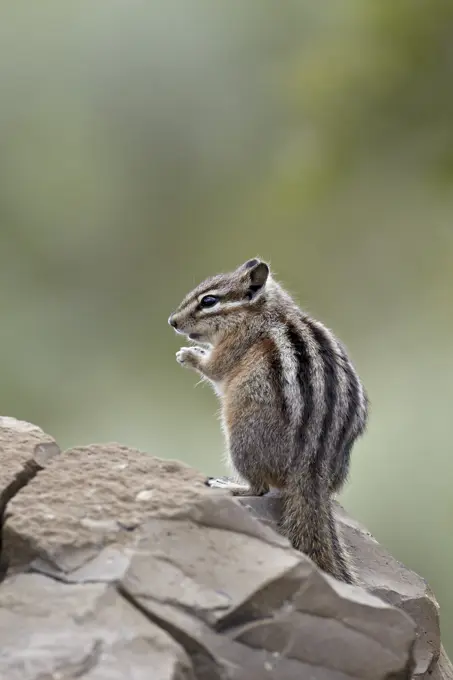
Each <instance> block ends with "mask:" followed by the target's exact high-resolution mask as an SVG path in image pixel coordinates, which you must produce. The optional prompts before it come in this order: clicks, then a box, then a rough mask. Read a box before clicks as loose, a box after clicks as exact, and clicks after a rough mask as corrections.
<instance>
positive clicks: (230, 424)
mask: <svg viewBox="0 0 453 680" xmlns="http://www.w3.org/2000/svg"><path fill="white" fill-rule="evenodd" d="M168 322H169V324H170V325H171V326H172V327H173V328H174V329H175V330H176V331H177V332H178V333H181V334H183V335H186V336H187V337H188V338H189V339H190V340H192V341H195V342H197V343H199V344H198V345H197V346H194V347H183V348H182V349H180V350H179V351H178V352H177V354H176V358H177V361H178V362H179V363H180V364H182V365H183V366H187V367H189V368H192V369H195V370H196V371H197V372H198V373H199V374H200V375H201V376H202V378H204V379H206V380H208V381H209V382H210V383H211V384H212V385H213V387H214V389H215V391H216V392H217V394H218V396H219V398H220V402H221V417H222V426H223V430H224V434H225V438H226V443H227V450H228V459H229V463H230V465H231V467H232V471H233V473H234V474H235V475H236V476H237V478H238V479H240V480H242V481H245V482H246V483H247V487H246V488H241V487H240V486H237V487H235V488H234V489H232V492H233V494H235V495H262V494H265V493H267V492H268V491H269V490H270V487H274V488H277V489H279V490H280V491H281V494H282V498H283V512H282V518H281V522H280V527H279V529H280V531H281V533H282V534H283V535H285V536H286V537H287V538H288V539H289V541H290V542H291V544H292V545H293V547H294V548H296V549H297V550H301V551H302V552H304V553H306V554H307V555H308V556H309V557H310V558H311V559H312V560H313V561H314V562H315V563H316V564H317V565H318V566H319V567H320V568H321V569H322V570H323V571H325V572H327V573H329V574H331V575H332V576H334V577H336V578H337V579H339V580H341V581H345V582H347V583H354V582H355V576H354V574H353V570H352V568H351V566H350V564H349V559H348V556H347V553H346V551H345V549H344V546H343V544H342V542H341V539H340V536H339V533H338V530H337V527H336V523H335V520H334V517H333V511H332V495H333V494H334V493H336V492H338V491H339V490H340V489H341V487H342V486H343V484H344V482H345V481H346V478H347V475H348V471H349V462H350V455H351V449H352V446H353V444H354V442H355V441H356V439H357V438H358V437H359V436H360V435H362V434H363V432H364V430H365V427H366V423H367V418H368V405H369V402H368V397H367V394H366V392H365V389H364V387H363V385H362V383H361V381H360V379H359V377H358V375H357V373H356V371H355V369H354V367H353V365H352V363H351V361H350V359H349V358H348V355H347V353H346V350H345V348H344V346H343V345H342V344H341V343H340V342H339V340H338V339H337V338H336V337H335V336H334V334H333V333H332V332H331V331H330V330H328V329H327V328H326V327H325V326H324V325H323V324H322V323H320V322H319V321H315V320H314V319H312V318H311V317H309V316H308V315H307V314H305V313H304V312H303V311H302V310H301V309H300V308H299V307H298V305H297V304H296V303H295V302H294V301H293V299H292V298H291V296H290V295H289V294H288V293H287V292H286V291H285V290H284V289H283V288H282V286H281V285H280V284H279V283H278V282H277V281H276V280H274V278H273V276H272V274H271V272H270V268H269V265H268V264H266V263H265V262H263V261H261V260H259V259H258V258H254V259H251V260H248V261H247V262H245V263H244V264H242V265H241V266H240V267H238V268H237V269H236V270H235V271H233V272H231V273H229V274H218V275H216V276H213V277H211V278H208V279H206V280H205V281H203V282H202V283H200V285H198V286H197V287H196V288H195V289H194V290H193V291H192V292H191V293H189V294H188V295H187V296H186V297H185V298H184V300H183V301H182V302H181V304H180V305H179V307H178V308H177V310H176V311H175V312H174V313H173V314H171V316H170V317H169V319H168Z"/></svg>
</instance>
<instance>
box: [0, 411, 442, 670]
mask: <svg viewBox="0 0 453 680" xmlns="http://www.w3.org/2000/svg"><path fill="white" fill-rule="evenodd" d="M5 432H6V435H4V436H5V439H4V441H5V442H6V444H7V445H5V446H3V447H2V449H1V455H2V463H3V471H2V472H3V473H4V476H3V477H2V478H0V483H1V484H3V486H0V498H1V497H3V498H5V499H7V508H6V513H4V517H5V521H4V524H3V526H2V539H3V541H2V546H1V554H2V557H3V558H8V562H9V568H8V572H7V574H6V577H5V578H4V580H3V582H1V583H0V639H1V640H2V654H1V655H0V677H5V678H8V679H11V680H19V678H21V680H22V679H23V680H43V679H44V678H49V680H50V678H53V680H58V679H61V680H63V679H64V678H70V677H82V676H83V677H84V678H86V679H87V680H104V679H105V680H110V679H111V680H126V678H127V679H129V678H130V679H131V680H141V679H142V678H143V679H144V678H146V679H148V678H149V677H153V678H157V679H160V678H162V679H163V678H165V679H166V678H169V679H170V678H175V679H177V680H262V679H263V678H269V679H270V680H304V679H305V678H307V679H308V678H310V679H311V680H357V678H363V679H364V680H368V679H369V680H374V679H376V680H377V679H382V680H384V679H385V678H388V679H390V678H391V679H392V680H398V679H399V678H401V679H403V678H404V679H409V678H411V677H412V672H413V670H414V666H415V661H414V656H413V650H414V649H415V652H416V661H417V669H418V670H417V673H418V675H416V676H414V677H425V675H423V674H421V673H422V671H421V670H420V668H421V667H422V664H425V665H426V664H427V663H428V664H431V670H432V671H433V675H432V676H431V677H433V678H437V679H438V680H442V679H445V680H447V679H450V680H451V678H452V677H453V676H451V675H449V673H450V668H451V667H450V665H449V662H448V659H447V657H446V655H445V654H444V653H443V651H442V650H441V649H440V647H436V644H437V641H438V639H439V638H438V637H437V632H438V627H437V628H436V625H437V626H438V612H437V604H436V602H435V600H434V598H433V597H432V596H431V595H430V598H431V599H430V600H429V602H426V601H425V599H426V597H427V594H426V593H427V590H426V588H427V587H426V586H425V585H424V582H423V581H422V580H421V579H418V577H416V576H415V575H413V574H412V573H411V572H408V571H407V570H406V571H404V568H403V567H402V566H401V565H397V567H398V569H397V568H396V566H395V570H394V571H392V568H388V569H387V571H386V570H385V568H384V566H385V565H384V563H385V560H388V559H389V558H390V556H385V558H382V563H381V562H380V561H379V555H382V554H383V553H382V552H379V549H380V548H379V546H378V544H377V543H376V542H375V541H374V539H372V537H370V536H369V535H368V534H367V533H366V532H365V530H364V529H363V528H362V527H359V525H356V524H355V523H353V522H352V520H350V518H348V517H347V516H346V515H344V514H342V513H341V510H340V509H339V510H338V518H339V522H340V523H341V527H342V530H343V531H344V533H345V538H346V540H347V541H348V542H349V544H350V546H351V550H352V551H353V552H354V554H355V555H356V556H358V558H360V559H358V563H360V564H361V575H362V578H363V581H364V582H365V581H366V579H368V581H367V586H368V590H374V592H375V593H376V594H377V595H378V596H379V597H376V596H375V595H373V594H372V593H371V592H367V591H366V590H364V589H363V588H361V587H359V586H348V585H346V584H343V583H339V582H337V581H335V579H333V578H330V577H329V576H327V575H326V574H323V573H322V572H320V570H319V569H318V568H317V567H316V565H314V564H313V562H312V561H311V560H310V559H309V558H308V557H306V556H305V555H303V554H301V553H299V552H297V551H295V550H293V549H292V548H291V546H290V545H289V543H288V541H287V540H286V539H285V538H283V537H281V536H280V535H279V534H278V533H277V532H276V531H275V530H274V528H273V523H274V522H275V519H276V518H277V517H278V512H279V500H278V498H275V497H272V496H271V497H266V498H260V499H258V498H252V499H241V501H239V500H238V499H236V498H232V497H231V496H230V495H229V493H228V492H227V491H225V490H218V489H209V488H208V487H206V486H205V484H204V480H205V477H204V476H203V475H201V474H200V473H198V472H196V471H195V470H192V469H191V468H189V467H188V466H186V465H183V464H180V463H177V462H174V461H164V460H160V459H158V458H154V457H152V456H149V455H146V454H144V453H143V452H140V451H138V450H135V449H130V448H127V447H124V446H121V445H119V444H102V445H92V446H87V447H80V448H75V449H71V450H69V451H66V452H64V453H62V454H61V455H58V456H55V453H56V452H58V451H59V449H58V447H57V446H56V444H55V442H54V441H53V440H52V439H51V438H49V437H47V435H45V434H44V433H43V432H42V430H40V429H39V428H35V427H34V426H32V425H29V424H26V423H20V422H19V421H13V420H8V419H6V420H5V419H3V420H2V419H0V436H1V435H2V433H5ZM38 440H39V441H38ZM42 445H44V449H41V452H42V451H44V454H45V453H46V452H47V453H49V452H50V453H52V455H48V456H47V459H46V455H44V454H43V453H41V458H40V456H39V455H37V454H39V451H40V450H39V449H37V448H36V447H37V446H42ZM46 447H47V448H46ZM30 468H31V469H32V474H31V473H29V472H27V475H25V473H24V472H23V471H24V470H27V471H29V469H30ZM8 470H9V473H8ZM21 471H22V472H21ZM21 475H22V476H21ZM17 479H19V480H21V483H20V484H18V483H17V481H15V480H17ZM8 489H9V490H8ZM2 494H3V496H2ZM5 502H6V501H5ZM244 504H245V507H244ZM254 515H258V516H261V517H262V518H263V519H264V521H259V520H258V519H257V517H256V516H254ZM365 546H367V547H366V549H365ZM376 551H377V552H376ZM365 555H366V556H367V559H368V561H366V560H365V557H364V556H365ZM373 564H378V565H379V568H378V571H379V572H382V574H381V575H380V576H378V575H377V574H376V573H375V571H374V570H373ZM395 574H396V577H397V581H398V583H399V580H400V579H401V578H402V574H405V575H406V577H407V583H406V590H404V589H402V588H397V587H395V584H394V583H393V582H392V575H393V578H395ZM397 595H398V597H397ZM417 598H418V599H417ZM384 600H387V601H384ZM415 601H417V602H418V604H417V606H415V605H414V602H415ZM393 603H394V604H396V605H397V606H393ZM404 609H405V610H406V611H407V612H408V613H409V615H408V614H407V613H405V611H403V610H404ZM417 616H418V617H419V618H420V617H421V616H423V617H424V619H426V621H427V627H426V628H425V629H423V631H424V635H419V638H418V640H417V641H416V644H415V624H414V622H413V620H412V618H416V617H417ZM430 617H431V618H430ZM436 617H437V618H436ZM428 624H429V625H428ZM414 644H415V647H414ZM25 650H26V652H25ZM436 650H437V652H438V653H440V658H439V662H438V663H436V662H435V658H436Z"/></svg>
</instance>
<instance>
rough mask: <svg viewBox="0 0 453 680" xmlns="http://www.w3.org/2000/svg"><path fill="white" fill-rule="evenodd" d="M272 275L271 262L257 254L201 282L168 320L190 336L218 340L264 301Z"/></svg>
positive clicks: (244, 320) (195, 339)
mask: <svg viewBox="0 0 453 680" xmlns="http://www.w3.org/2000/svg"><path fill="white" fill-rule="evenodd" d="M270 280H271V277H270V272H269V266H268V265H267V264H266V263H265V262H262V261H261V260H259V259H257V258H254V259H253V260H248V261H247V262H245V263H244V264H242V265H241V266H240V267H238V268H237V269H236V270H235V271H234V272H231V273H229V274H217V276H212V277H210V278H209V279H206V280H205V281H203V282H202V283H200V284H199V285H198V286H197V287H196V288H195V289H194V290H193V291H192V292H191V293H189V294H188V295H187V296H186V297H185V298H184V300H183V301H182V302H181V304H180V305H179V307H178V308H177V310H176V311H175V312H173V314H171V315H170V318H169V319H168V323H169V324H170V326H173V328H174V329H175V330H176V332H177V333H182V334H183V335H187V336H188V337H189V338H190V340H194V341H196V342H201V343H206V344H210V345H215V344H217V343H218V342H219V341H220V340H221V339H222V337H224V336H225V334H226V333H228V332H229V331H230V330H231V329H232V328H234V327H235V326H237V325H238V324H241V323H244V322H246V321H247V317H248V316H249V315H250V314H252V313H253V312H255V311H257V310H258V309H259V307H260V306H261V305H262V303H263V301H264V299H265V295H266V289H267V287H268V286H269V283H270Z"/></svg>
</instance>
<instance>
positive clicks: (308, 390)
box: [285, 320, 314, 451]
mask: <svg viewBox="0 0 453 680" xmlns="http://www.w3.org/2000/svg"><path fill="white" fill-rule="evenodd" d="M285 326H286V333H287V336H288V340H289V341H290V343H291V345H292V347H293V349H294V354H295V356H296V360H297V366H298V370H297V377H298V381H299V388H300V395H301V399H302V404H303V415H302V420H301V422H300V423H299V426H298V431H297V441H298V442H299V444H300V447H301V450H302V451H304V449H305V445H306V443H307V442H306V437H307V430H306V427H307V424H308V422H309V420H310V418H311V415H312V413H313V405H314V399H313V378H312V376H311V371H310V369H311V365H310V363H311V360H310V354H309V352H308V348H307V345H306V342H305V340H304V339H303V337H302V335H301V333H300V331H299V329H298V328H297V326H296V325H295V324H293V323H292V321H288V320H287V321H286V322H285Z"/></svg>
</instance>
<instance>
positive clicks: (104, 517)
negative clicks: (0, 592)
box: [3, 444, 207, 578]
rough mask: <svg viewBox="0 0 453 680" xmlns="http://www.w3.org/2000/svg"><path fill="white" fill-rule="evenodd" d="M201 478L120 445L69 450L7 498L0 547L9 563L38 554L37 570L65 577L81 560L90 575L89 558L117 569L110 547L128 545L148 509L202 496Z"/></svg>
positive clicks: (160, 510)
mask: <svg viewBox="0 0 453 680" xmlns="http://www.w3.org/2000/svg"><path fill="white" fill-rule="evenodd" d="M175 480H177V482H175ZM203 480H204V478H203V476H202V475H201V474H199V473H197V472H196V471H194V470H192V469H191V468H189V467H188V466H185V465H183V464H181V463H176V462H172V461H163V460H159V459H157V458H153V457H151V456H147V455H145V454H144V453H142V452H140V451H137V450H134V449H129V448H127V447H125V446H120V445H119V444H102V445H98V446H86V447H81V448H75V449H70V450H69V451H66V452H65V453H64V454H62V455H61V456H59V458H58V460H55V461H54V463H53V465H51V466H48V467H47V468H46V469H44V470H42V471H41V473H40V474H39V475H38V476H37V477H35V478H34V479H32V480H31V481H30V482H29V484H28V485H27V486H26V487H25V488H23V489H22V490H21V491H20V493H18V494H17V495H16V496H15V497H14V498H13V499H12V500H11V502H10V503H9V505H8V520H7V522H6V524H5V527H4V531H3V552H4V554H5V555H6V557H7V559H8V560H9V562H10V565H11V567H12V568H15V569H21V568H24V567H27V568H28V566H29V564H30V562H31V561H32V560H33V559H35V558H36V559H38V558H39V564H40V565H41V569H42V570H44V569H47V573H53V571H54V570H55V569H56V570H57V571H60V572H62V573H63V574H67V575H68V578H70V574H71V572H73V571H74V570H76V569H81V568H82V567H83V566H85V576H86V578H94V575H93V573H92V572H90V571H88V564H90V563H91V564H90V567H91V569H97V570H98V571H99V570H100V572H101V573H103V569H105V565H106V564H110V566H111V569H113V570H114V569H116V568H119V569H120V571H121V564H122V561H121V558H120V557H119V556H118V551H116V552H115V546H119V545H128V544H132V543H133V541H134V539H135V529H137V528H138V527H140V526H141V525H142V524H143V523H144V522H145V520H146V519H147V518H148V517H150V516H153V514H156V513H157V514H161V515H164V516H165V515H166V514H174V513H177V512H181V506H182V507H183V506H184V504H185V503H189V502H190V500H191V498H192V497H196V496H197V494H200V493H201V494H205V495H206V493H207V489H206V487H205V485H204V482H203ZM179 488H181V489H184V492H183V493H182V494H181V493H179V491H178V489H179ZM107 548H110V549H109V550H107V551H106V552H105V551H104V549H107ZM103 551H104V552H103ZM114 555H116V560H114V559H113V557H114ZM36 564H37V563H36ZM77 578H80V574H77Z"/></svg>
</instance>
